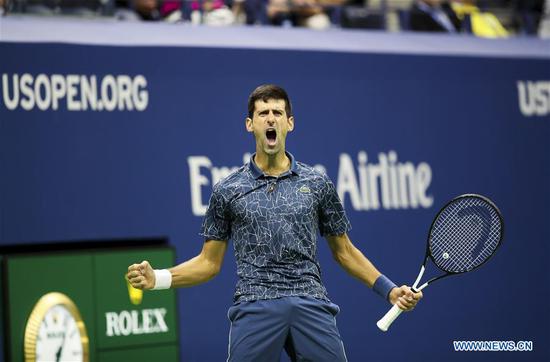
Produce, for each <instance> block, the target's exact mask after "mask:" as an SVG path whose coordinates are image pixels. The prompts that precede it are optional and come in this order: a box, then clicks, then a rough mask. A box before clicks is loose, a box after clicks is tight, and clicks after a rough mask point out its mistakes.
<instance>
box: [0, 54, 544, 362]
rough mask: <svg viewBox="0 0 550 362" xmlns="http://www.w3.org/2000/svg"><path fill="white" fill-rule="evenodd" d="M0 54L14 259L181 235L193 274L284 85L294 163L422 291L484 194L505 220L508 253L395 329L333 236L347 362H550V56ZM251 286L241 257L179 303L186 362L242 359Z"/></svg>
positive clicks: (430, 296) (430, 298)
mask: <svg viewBox="0 0 550 362" xmlns="http://www.w3.org/2000/svg"><path fill="white" fill-rule="evenodd" d="M0 54H2V57H1V59H2V60H1V61H0V77H1V81H0V129H1V131H0V150H1V158H0V160H1V177H0V197H1V198H0V200H1V201H0V207H1V210H0V211H1V224H0V244H1V245H21V244H41V243H49V242H60V241H61V242H78V241H75V240H112V239H118V238H124V239H128V238H148V237H166V238H167V239H168V240H170V243H171V244H172V245H173V246H175V248H176V250H177V259H178V260H179V261H184V260H186V259H188V258H190V257H192V256H194V255H196V254H197V253H199V251H200V249H201V247H202V243H203V240H202V239H201V237H200V236H199V235H198V233H199V229H200V224H201V221H202V217H203V215H204V213H205V211H206V208H207V205H208V199H209V196H210V194H211V190H212V187H213V185H214V184H215V183H216V182H218V181H219V180H220V179H222V178H224V177H225V176H227V175H228V174H229V173H231V172H232V171H233V170H235V169H236V168H238V167H240V166H241V165H242V164H243V163H245V162H247V161H248V160H249V159H250V156H251V155H252V154H253V152H254V149H255V147H254V139H253V137H252V136H251V135H250V134H249V133H247V132H246V129H245V118H246V116H247V98H248V95H249V94H250V92H251V91H252V90H253V89H254V88H255V87H256V86H258V85H260V84H263V83H275V84H278V85H281V86H283V87H284V88H285V89H286V90H287V91H288V93H289V95H290V97H291V100H292V105H293V112H294V116H295V130H294V131H293V132H291V133H289V135H288V138H287V142H286V144H287V150H288V151H289V152H291V153H292V154H293V155H294V156H295V158H296V159H297V160H299V161H302V162H305V163H307V164H310V165H311V166H314V167H316V168H317V169H319V170H321V171H322V172H326V173H327V174H328V175H329V177H330V178H331V179H332V180H333V182H334V184H335V186H336V189H337V191H338V194H339V195H340V197H341V199H342V201H343V203H344V206H345V209H346V211H347V213H348V216H349V219H350V221H351V223H352V230H351V231H350V233H349V235H350V238H351V239H352V241H353V242H354V244H355V245H356V246H357V247H358V248H359V249H361V250H362V251H363V252H364V254H365V255H366V256H367V257H368V258H369V259H370V260H371V261H372V262H373V263H374V264H375V265H376V266H377V267H378V268H379V269H380V270H381V271H382V272H383V273H384V274H386V275H387V276H389V277H390V278H391V279H393V280H394V281H395V282H396V283H399V284H409V285H410V284H412V282H413V281H414V278H415V276H416V275H417V273H418V268H419V267H420V262H421V260H422V258H423V256H424V251H425V245H426V238H427V233H428V230H429V227H430V224H431V221H432V220H433V218H434V216H435V214H436V213H437V211H438V210H439V208H441V207H442V206H443V205H444V204H445V203H446V202H447V201H449V200H450V199H451V198H453V197H454V196H457V195H460V194H465V193H479V194H483V195H485V196H487V197H489V198H491V199H492V200H493V201H494V202H495V203H496V204H497V205H498V206H499V208H500V209H501V211H502V213H503V216H504V221H505V236H504V242H503V245H502V247H501V248H500V249H499V250H498V252H497V254H496V255H495V257H494V258H493V259H492V260H490V262H488V263H487V264H486V265H484V266H483V267H481V268H480V269H479V270H476V271H475V272H473V273H471V274H467V275H462V276H456V277H453V278H449V279H445V280H443V281H441V282H438V283H435V284H434V285H432V286H430V287H429V288H427V289H426V290H425V296H424V299H423V300H422V302H421V303H420V304H419V305H418V307H417V308H416V309H415V311H414V312H411V313H407V314H405V315H402V316H401V317H400V319H399V320H398V321H396V322H395V324H394V325H393V326H392V328H391V329H390V330H389V331H388V332H387V333H382V332H380V331H379V330H378V329H377V328H376V325H375V322H376V321H377V320H378V319H379V318H380V317H381V316H382V315H383V314H384V313H385V312H386V311H387V309H388V308H389V305H388V304H387V303H386V302H384V301H383V300H381V299H380V298H379V297H377V296H376V295H375V294H374V293H372V292H371V291H370V290H369V289H368V287H367V286H365V285H362V284H361V283H359V282H358V281H356V280H355V279H353V278H351V277H349V276H348V275H347V274H346V273H345V272H344V271H343V270H342V269H341V268H340V267H339V266H338V265H337V263H336V262H334V261H333V259H332V257H331V255H330V251H329V248H328V246H327V243H326V241H325V240H324V239H322V238H319V240H318V256H319V260H320V264H321V268H322V277H323V281H324V283H325V285H326V286H327V289H328V292H329V297H330V298H331V300H332V301H333V302H334V303H336V304H338V305H339V306H340V307H341V312H340V314H339V315H338V317H337V321H338V326H339V329H340V332H341V334H342V337H343V340H344V345H345V349H346V354H347V357H348V359H349V360H350V361H365V360H369V361H396V360H401V359H403V357H404V356H406V359H407V360H411V361H464V360H476V361H478V360H479V361H495V360H498V361H541V360H547V359H549V358H550V346H549V344H548V340H549V338H550V332H549V329H548V321H549V320H550V309H549V308H548V306H547V300H548V299H549V297H550V292H549V291H548V286H549V285H550V273H549V272H548V258H549V257H550V248H549V247H548V241H549V240H550V226H549V225H550V223H549V221H550V206H549V205H550V190H549V185H550V167H549V166H550V60H549V59H542V58H539V59H529V58H519V57H518V58H513V57H502V58H499V57H492V58H491V57H486V58H484V57H479V56H477V57H476V56H469V57H457V56H451V55H440V56H437V55H432V56H429V55H401V54H391V55H390V54H367V53H341V52H322V51H296V50H259V49H258V50H252V49H218V48H190V47H134V46H124V47H117V46H84V45H69V44H18V43H0ZM140 259H147V254H146V253H145V254H144V255H143V256H142V257H141V258H140ZM136 261H141V260H136ZM235 271H236V267H235V261H234V257H233V251H232V247H230V248H229V249H228V252H227V255H226V258H225V262H224V266H223V269H222V271H221V273H220V275H218V277H217V278H215V279H214V280H212V281H211V282H209V283H207V284H204V285H201V286H197V287H194V288H189V289H185V290H181V291H179V302H178V303H179V312H180V313H179V315H180V319H179V329H180V332H181V333H180V350H181V360H182V361H201V362H203V361H220V360H224V359H225V358H226V353H227V343H228V341H227V337H228V332H229V322H228V320H227V316H226V312H227V309H228V308H229V307H230V306H231V304H232V297H233V291H234V285H235V282H236V274H235ZM69 272H70V271H69ZM431 272H432V274H433V272H434V270H433V269H431ZM427 273H428V274H429V273H430V270H428V271H427ZM117 277H118V276H117ZM159 293H162V292H159ZM91 338H93V336H92V337H91ZM474 350H477V351H474ZM481 350H484V351H489V350H490V351H499V352H492V353H485V352H481Z"/></svg>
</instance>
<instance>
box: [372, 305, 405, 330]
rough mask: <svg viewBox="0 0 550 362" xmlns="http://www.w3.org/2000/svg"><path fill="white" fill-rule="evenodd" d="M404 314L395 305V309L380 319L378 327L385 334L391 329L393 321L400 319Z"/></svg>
mask: <svg viewBox="0 0 550 362" xmlns="http://www.w3.org/2000/svg"><path fill="white" fill-rule="evenodd" d="M402 312H403V310H402V309H400V308H399V307H398V306H397V305H395V304H394V305H393V307H392V308H391V309H390V310H389V311H388V312H387V313H386V314H385V315H384V316H383V317H382V318H380V320H379V321H378V322H376V325H377V326H378V328H380V330H381V331H383V332H385V331H387V330H388V328H390V326H391V324H392V323H393V321H394V320H395V319H396V318H397V317H399V315H400V314H401V313H402Z"/></svg>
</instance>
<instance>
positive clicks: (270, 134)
mask: <svg viewBox="0 0 550 362" xmlns="http://www.w3.org/2000/svg"><path fill="white" fill-rule="evenodd" d="M265 138H266V139H267V144H268V145H269V146H274V145H275V143H277V131H275V130H274V129H268V130H267V131H266V132H265Z"/></svg>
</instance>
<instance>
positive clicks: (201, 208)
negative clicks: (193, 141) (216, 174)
mask: <svg viewBox="0 0 550 362" xmlns="http://www.w3.org/2000/svg"><path fill="white" fill-rule="evenodd" d="M187 164H188V165H189V177H190V180H189V181H190V185H191V209H192V211H193V215H196V216H201V215H204V214H206V209H207V207H208V205H205V204H203V202H202V192H201V188H202V186H207V185H208V184H209V183H210V181H209V180H208V178H207V177H206V176H204V175H202V174H201V167H206V168H208V169H210V167H211V166H212V162H210V159H209V158H208V157H206V156H189V157H187Z"/></svg>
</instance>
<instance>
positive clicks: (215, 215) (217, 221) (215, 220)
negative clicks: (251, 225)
mask: <svg viewBox="0 0 550 362" xmlns="http://www.w3.org/2000/svg"><path fill="white" fill-rule="evenodd" d="M228 207H229V205H228V203H227V202H226V200H225V198H224V195H223V192H222V189H221V188H220V187H218V185H216V186H214V190H213V191H212V196H210V201H209V202H208V209H207V210H206V214H205V215H204V220H203V222H202V227H201V232H200V235H202V236H204V238H205V239H209V240H228V239H229V236H230V234H231V222H230V221H231V219H230V216H229V210H228Z"/></svg>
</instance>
